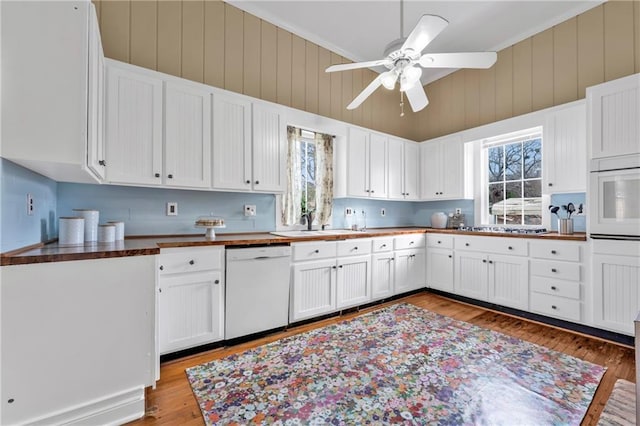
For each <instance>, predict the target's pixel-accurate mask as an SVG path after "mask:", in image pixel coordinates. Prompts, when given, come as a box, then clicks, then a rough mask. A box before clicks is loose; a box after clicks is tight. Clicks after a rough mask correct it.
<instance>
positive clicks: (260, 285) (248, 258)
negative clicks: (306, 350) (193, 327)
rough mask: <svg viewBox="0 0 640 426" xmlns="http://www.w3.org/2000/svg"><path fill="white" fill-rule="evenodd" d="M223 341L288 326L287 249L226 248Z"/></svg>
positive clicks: (288, 252)
mask: <svg viewBox="0 0 640 426" xmlns="http://www.w3.org/2000/svg"><path fill="white" fill-rule="evenodd" d="M226 254H227V282H226V296H225V339H227V340H228V339H233V338H235V337H241V336H247V335H249V334H253V333H258V332H260V331H265V330H271V329H274V328H278V327H284V326H286V325H287V324H288V323H289V281H290V277H291V247H289V246H275V247H250V248H237V249H234V248H227V250H226Z"/></svg>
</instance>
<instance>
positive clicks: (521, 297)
mask: <svg viewBox="0 0 640 426" xmlns="http://www.w3.org/2000/svg"><path fill="white" fill-rule="evenodd" d="M487 263H488V265H489V266H488V268H489V280H488V298H489V301H491V303H495V304H498V305H503V306H509V307H511V308H516V309H522V310H525V311H526V310H527V309H529V260H528V259H527V258H520V257H515V256H496V255H491V256H488V259H487Z"/></svg>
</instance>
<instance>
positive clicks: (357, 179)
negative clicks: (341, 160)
mask: <svg viewBox="0 0 640 426" xmlns="http://www.w3.org/2000/svg"><path fill="white" fill-rule="evenodd" d="M368 159H369V133H368V132H365V131H363V130H360V129H356V128H353V127H352V128H349V141H348V142H347V194H348V195H349V196H351V197H368V196H369V160H368Z"/></svg>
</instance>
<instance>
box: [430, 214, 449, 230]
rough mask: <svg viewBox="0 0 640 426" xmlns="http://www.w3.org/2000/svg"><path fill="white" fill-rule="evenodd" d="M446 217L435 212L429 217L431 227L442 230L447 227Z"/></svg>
mask: <svg viewBox="0 0 640 426" xmlns="http://www.w3.org/2000/svg"><path fill="white" fill-rule="evenodd" d="M447 219H448V218H447V215H446V214H445V213H443V212H437V213H434V214H432V215H431V227H432V228H438V229H443V228H446V227H447Z"/></svg>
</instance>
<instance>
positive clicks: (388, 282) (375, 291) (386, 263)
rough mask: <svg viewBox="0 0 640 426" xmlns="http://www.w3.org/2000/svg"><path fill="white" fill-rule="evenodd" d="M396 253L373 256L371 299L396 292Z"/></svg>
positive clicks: (381, 297)
mask: <svg viewBox="0 0 640 426" xmlns="http://www.w3.org/2000/svg"><path fill="white" fill-rule="evenodd" d="M394 265H395V254H394V253H393V252H386V253H379V254H374V255H372V256H371V299H372V300H377V299H383V298H385V297H389V296H392V295H393V294H394V283H395V266H394Z"/></svg>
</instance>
